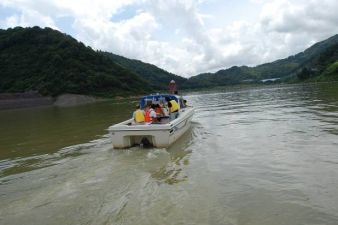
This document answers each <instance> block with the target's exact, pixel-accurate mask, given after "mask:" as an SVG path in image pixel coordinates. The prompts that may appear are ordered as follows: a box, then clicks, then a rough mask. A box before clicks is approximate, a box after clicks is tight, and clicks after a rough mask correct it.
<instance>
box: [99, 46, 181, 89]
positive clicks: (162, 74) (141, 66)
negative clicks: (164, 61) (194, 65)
mask: <svg viewBox="0 0 338 225" xmlns="http://www.w3.org/2000/svg"><path fill="white" fill-rule="evenodd" d="M102 54H104V55H105V56H108V57H110V58H111V59H112V60H113V61H114V62H115V63H118V64H120V65H121V66H123V67H125V68H127V69H129V70H131V71H132V72H134V73H136V74H139V75H140V76H142V78H144V79H145V80H147V81H148V82H149V84H150V86H151V88H152V89H155V90H166V89H167V88H168V84H169V82H170V81H171V80H175V81H176V84H177V86H178V87H182V85H183V84H184V83H185V82H186V80H187V79H186V78H183V77H180V76H177V75H175V74H172V73H169V72H167V71H165V70H163V69H161V68H158V67H157V66H154V65H152V64H149V63H144V62H142V61H140V60H135V59H128V58H125V57H123V56H119V55H115V54H112V53H109V52H102Z"/></svg>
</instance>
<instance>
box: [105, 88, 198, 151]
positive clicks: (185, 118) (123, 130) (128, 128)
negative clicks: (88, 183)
mask: <svg viewBox="0 0 338 225" xmlns="http://www.w3.org/2000/svg"><path fill="white" fill-rule="evenodd" d="M165 97H169V98H170V99H171V100H175V101H177V102H178V103H179V105H180V110H179V116H178V117H177V118H176V119H174V120H172V121H170V120H169V118H163V119H162V120H161V122H160V123H152V124H135V123H134V120H133V118H131V119H129V120H126V121H124V122H122V123H118V124H115V125H113V126H110V127H109V128H108V130H109V133H110V135H111V137H112V143H113V147H114V148H129V147H132V146H135V145H142V144H150V145H152V146H154V147H158V148H167V147H169V146H170V145H171V144H172V143H174V142H175V141H176V140H177V139H179V138H180V137H181V136H182V135H183V134H184V133H185V132H186V131H187V130H188V129H189V128H190V126H191V119H192V117H193V114H194V108H193V107H191V106H186V105H185V104H184V100H183V98H182V97H180V96H178V95H169V94H161V95H160V94H157V95H149V96H144V97H143V98H141V101H140V106H141V108H142V109H143V108H144V106H145V104H149V103H156V102H159V101H163V100H164V99H165Z"/></svg>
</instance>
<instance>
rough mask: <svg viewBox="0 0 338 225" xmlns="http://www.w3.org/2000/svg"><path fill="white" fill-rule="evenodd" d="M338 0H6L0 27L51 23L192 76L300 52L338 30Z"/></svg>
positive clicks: (0, 6) (0, 4)
mask: <svg viewBox="0 0 338 225" xmlns="http://www.w3.org/2000/svg"><path fill="white" fill-rule="evenodd" d="M337 12H338V1H337V0H237V1H236V0H195V1H194V0H95V1H93V0H72V1H69V0H0V28H1V29H7V28H10V27H15V26H22V27H32V26H40V27H51V28H53V29H57V30H59V31H61V32H63V33H67V34H70V35H72V36H73V37H74V38H76V39H77V40H79V41H81V42H83V43H84V44H85V45H87V46H91V47H92V48H93V49H96V50H102V51H108V52H112V53H114V54H118V55H122V56H125V57H128V58H132V59H139V60H142V61H144V62H147V63H151V64H154V65H156V66H158V67H161V68H163V69H165V70H167V71H169V72H172V73H175V74H177V75H181V76H184V77H190V76H194V75H197V74H199V73H205V72H215V71H217V70H219V69H225V68H229V67H231V66H242V65H247V66H255V65H259V64H262V63H266V62H271V61H274V60H276V59H280V58H285V57H288V56H290V55H294V54H296V53H299V52H301V51H304V50H305V49H306V48H308V47H310V46H311V45H312V44H314V43H316V42H318V41H321V40H324V39H326V38H329V37H331V36H333V35H335V34H337V33H338V13H337Z"/></svg>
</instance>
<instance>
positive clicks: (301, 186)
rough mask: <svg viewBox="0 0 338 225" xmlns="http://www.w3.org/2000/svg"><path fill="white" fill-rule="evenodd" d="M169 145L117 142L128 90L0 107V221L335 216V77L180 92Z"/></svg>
mask: <svg viewBox="0 0 338 225" xmlns="http://www.w3.org/2000/svg"><path fill="white" fill-rule="evenodd" d="M186 98H187V100H188V103H190V104H191V105H194V106H195V108H196V113H195V115H194V119H193V125H192V128H191V130H189V132H187V133H186V134H185V135H184V136H183V137H182V138H181V139H179V141H178V142H177V143H175V144H174V145H172V146H171V147H170V148H169V149H156V148H151V149H142V148H138V147H134V148H131V149H127V150H114V149H113V148H112V145H111V142H110V139H109V136H108V135H107V134H106V131H105V129H106V128H107V127H108V126H109V125H111V124H113V123H116V122H118V121H121V120H123V119H126V118H128V117H129V116H130V114H131V110H132V108H133V105H134V103H135V102H125V103H116V102H104V103H98V104H92V105H86V106H79V107H71V108H53V107H49V108H35V109H20V110H7V111H1V112H0V136H1V137H0V202H1V204H0V224H32V225H33V224H34V225H39V224H43V225H46V224H95V225H98V224H138V225H143V224H144V225H149V224H215V225H218V224H229V225H235V224H243V225H244V224H245V225H249V224H257V225H274V224H276V225H280V224H286V225H293V224H294V225H300V224H304V225H305V224H318V225H319V224H320V225H322V224H332V225H337V224H338V210H337V209H338V84H318V85H296V86H281V87H270V86H268V87H263V88H255V89H253V88H251V89H244V88H242V89H227V90H222V91H217V92H207V93H205V92H204V93H191V94H189V95H187V96H186Z"/></svg>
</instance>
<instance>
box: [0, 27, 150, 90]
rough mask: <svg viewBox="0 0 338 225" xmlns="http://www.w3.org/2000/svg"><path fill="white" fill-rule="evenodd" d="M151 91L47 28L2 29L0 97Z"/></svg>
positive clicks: (125, 71)
mask: <svg viewBox="0 0 338 225" xmlns="http://www.w3.org/2000/svg"><path fill="white" fill-rule="evenodd" d="M150 90H151V87H150V85H149V83H148V82H147V81H146V80H145V79H143V78H142V77H140V76H139V75H137V74H135V73H133V72H131V71H130V70H128V69H126V68H124V67H122V66H120V65H118V64H116V63H114V62H112V60H111V59H110V58H109V57H107V56H105V55H103V54H100V53H98V52H96V51H94V50H92V49H91V48H90V47H86V46H85V45H84V44H82V43H81V42H78V41H77V40H75V39H74V38H72V37H71V36H69V35H66V34H63V33H60V32H58V31H55V30H52V29H50V28H45V29H41V28H39V27H33V28H21V27H16V28H13V29H8V30H0V93H1V92H2V93H3V92H25V91H39V92H40V93H41V94H43V95H51V96H56V95H59V94H61V93H78V94H92V95H106V96H107V95H114V94H115V95H116V94H123V93H126V94H133V93H144V92H148V91H150Z"/></svg>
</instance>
